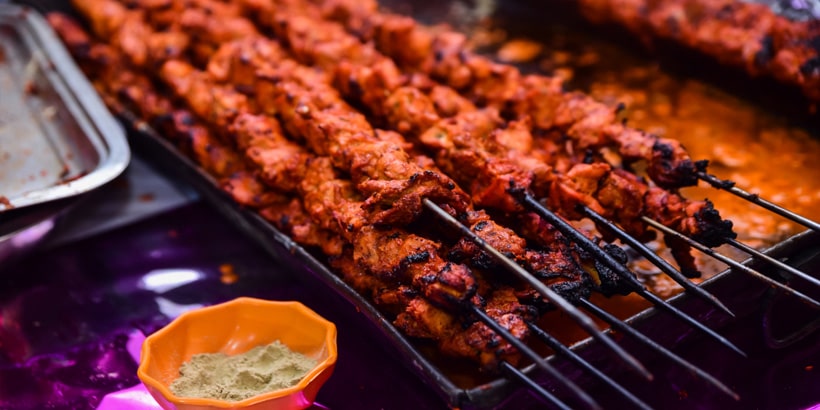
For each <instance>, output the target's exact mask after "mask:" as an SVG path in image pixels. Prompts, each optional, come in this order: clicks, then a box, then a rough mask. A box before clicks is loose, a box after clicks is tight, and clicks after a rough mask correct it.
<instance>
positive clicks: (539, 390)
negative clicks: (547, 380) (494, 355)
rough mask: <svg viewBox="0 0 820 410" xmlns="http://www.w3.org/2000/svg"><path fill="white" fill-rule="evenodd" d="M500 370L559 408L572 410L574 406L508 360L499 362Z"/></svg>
mask: <svg viewBox="0 0 820 410" xmlns="http://www.w3.org/2000/svg"><path fill="white" fill-rule="evenodd" d="M499 370H500V371H501V373H502V374H504V375H505V376H507V377H508V378H510V379H513V380H515V381H518V382H519V383H521V384H524V385H525V386H527V388H528V389H530V391H532V392H533V393H535V394H537V395H538V396H541V397H542V398H544V400H546V401H548V402H550V403H551V404H552V405H553V406H555V407H556V408H557V409H560V410H572V407H569V406H567V405H566V404H565V403H564V402H562V401H561V400H558V398H557V397H555V395H554V394H552V393H550V392H549V391H547V389H545V388H543V387H541V386H539V385H538V383H536V382H535V381H533V380H532V379H530V378H529V377H527V375H526V374H524V373H522V372H521V371H520V370H518V369H516V368H515V366H513V365H511V364H509V363H507V362H501V363H500V364H499Z"/></svg>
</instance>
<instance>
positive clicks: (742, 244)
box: [726, 239, 820, 287]
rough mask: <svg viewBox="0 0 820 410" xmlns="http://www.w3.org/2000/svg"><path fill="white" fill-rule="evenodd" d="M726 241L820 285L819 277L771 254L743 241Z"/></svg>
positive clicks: (793, 274)
mask: <svg viewBox="0 0 820 410" xmlns="http://www.w3.org/2000/svg"><path fill="white" fill-rule="evenodd" d="M726 243H728V244H729V245H731V246H733V247H735V248H737V249H740V250H741V251H743V252H746V253H748V254H749V255H752V256H753V257H755V258H758V259H761V260H763V261H765V262H767V263H770V264H772V265H774V266H775V267H777V268H779V269H782V270H784V271H786V272H788V273H789V274H790V275H792V276H796V277H798V278H800V279H803V280H805V281H806V282H810V283H811V284H813V285H814V286H818V287H820V280H819V279H817V278H815V277H813V276H811V275H809V274H807V273H805V272H801V271H799V270H797V269H795V268H794V267H793V266H789V265H786V264H785V263H783V262H781V261H779V260H777V259H775V258H772V257H771V256H769V255H766V254H765V253H763V252H760V251H758V250H757V249H755V248H752V247H751V246H749V245H746V244H745V243H743V242H740V241H738V240H736V239H730V240H728V241H726Z"/></svg>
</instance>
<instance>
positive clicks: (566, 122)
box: [244, 0, 706, 189]
mask: <svg viewBox="0 0 820 410" xmlns="http://www.w3.org/2000/svg"><path fill="white" fill-rule="evenodd" d="M292 3H293V2H290V1H288V2H285V1H281V2H280V1H274V2H260V1H256V0H244V4H246V6H247V7H248V8H249V10H250V13H253V15H256V16H259V17H260V18H271V17H270V16H271V14H270V13H272V12H274V11H276V10H281V9H287V8H288V7H291V8H293V9H299V10H303V11H304V10H307V11H305V13H308V14H309V15H312V16H313V17H314V18H316V17H326V18H330V19H333V20H336V21H339V22H341V23H342V24H343V25H344V26H345V27H347V28H348V31H350V32H352V33H354V34H356V35H358V36H359V37H360V38H361V39H362V40H364V41H373V42H374V44H375V45H376V47H377V48H378V49H379V50H380V51H382V52H384V53H385V54H386V55H388V56H390V57H391V58H393V59H395V61H396V62H397V64H398V65H399V66H401V67H402V68H403V69H404V70H410V71H416V72H423V73H426V74H428V75H430V76H431V77H432V78H434V79H436V80H437V81H440V82H442V83H444V84H447V85H449V86H451V87H453V88H454V89H456V90H457V91H459V92H461V93H465V94H466V95H468V96H469V97H470V98H471V99H472V100H473V101H474V102H475V103H476V104H477V105H479V106H488V107H494V108H496V109H498V110H499V111H500V112H502V113H504V114H505V115H507V116H512V117H515V118H523V117H524V116H528V117H529V118H531V119H532V121H533V126H534V127H535V128H536V129H541V130H557V131H560V132H561V133H563V134H565V135H566V136H568V137H570V138H571V139H572V140H573V141H574V143H575V146H576V149H577V150H578V151H579V152H583V151H585V150H588V149H594V150H597V149H601V148H604V147H612V148H614V149H615V152H617V153H618V154H620V156H621V157H622V160H623V162H624V164H627V165H628V164H631V163H633V162H637V161H646V162H647V164H648V168H647V173H648V174H649V176H650V177H651V178H652V180H653V181H654V182H655V183H656V184H658V185H659V186H661V187H664V188H672V189H674V188H680V187H685V186H690V185H695V184H696V183H697V176H696V172H698V171H703V170H704V169H705V166H706V163H705V162H703V161H701V162H695V161H693V160H692V159H691V158H690V157H689V155H688V153H687V152H686V150H685V149H684V147H683V146H681V144H680V142H678V141H676V140H671V139H666V138H660V137H658V136H656V135H652V134H647V133H645V132H643V131H640V130H636V129H632V128H629V127H626V126H625V125H624V124H622V123H621V121H620V120H618V119H617V115H616V114H617V111H618V110H619V109H618V107H608V106H606V105H604V104H602V103H599V102H597V101H595V100H594V99H592V98H591V97H589V96H587V95H585V94H583V93H579V92H565V91H564V90H563V84H562V81H561V79H559V78H551V77H546V76H540V75H523V74H522V73H521V72H520V71H519V70H518V69H517V68H515V67H513V66H510V65H506V64H499V63H494V62H492V61H491V60H490V59H488V58H486V57H482V56H479V55H476V54H474V53H472V52H470V51H469V49H468V46H467V37H466V36H465V35H464V34H461V33H457V32H452V31H443V30H438V31H432V30H428V29H426V28H423V27H421V26H420V25H419V24H418V23H417V22H415V20H413V19H412V18H409V17H406V16H401V15H395V14H389V13H380V12H378V6H377V4H376V2H375V1H368V2H360V1H358V0H356V1H350V0H332V1H326V2H322V4H321V6H318V7H310V6H309V5H308V4H309V3H305V2H298V3H299V4H298V5H297V6H292ZM280 14H281V13H280ZM272 23H275V22H272Z"/></svg>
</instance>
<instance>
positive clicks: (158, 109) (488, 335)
mask: <svg viewBox="0 0 820 410" xmlns="http://www.w3.org/2000/svg"><path fill="white" fill-rule="evenodd" d="M50 21H51V23H52V25H53V26H54V27H55V28H56V29H57V30H58V31H59V32H60V33H61V34H62V36H63V38H71V37H72V36H73V37H74V38H76V34H77V30H79V27H77V26H76V25H74V24H72V22H71V21H70V20H66V19H65V18H64V17H63V16H61V15H56V14H55V15H52V16H50ZM89 44H91V42H90V39H88V38H87V36H86V39H85V40H84V41H82V42H80V41H72V42H70V43H69V46H70V47H71V48H72V50H73V51H75V52H77V51H78V50H82V49H84V48H86V45H89ZM92 47H96V48H97V49H99V50H101V51H105V52H106V53H108V56H106V58H100V56H101V54H100V53H95V54H94V57H91V58H86V59H82V61H81V62H82V63H83V64H82V65H83V67H86V69H88V68H89V67H91V68H92V69H97V68H99V67H100V66H104V67H105V68H104V69H105V70H106V73H105V74H104V75H99V74H101V73H100V72H99V71H97V72H96V74H98V76H97V79H98V81H97V85H98V86H100V85H101V84H106V85H105V86H101V87H100V88H99V90H100V91H101V92H102V93H103V95H105V96H106V97H107V98H106V99H107V100H109V101H112V99H111V98H110V97H112V96H120V97H123V98H124V99H125V100H126V101H127V102H128V106H129V109H133V110H135V111H138V112H140V113H141V114H143V115H146V117H148V118H149V119H151V120H152V122H154V121H157V122H158V123H164V124H166V125H165V126H164V127H163V129H164V131H166V132H168V134H166V135H169V136H172V137H185V136H188V135H189V134H190V130H191V128H198V129H201V130H205V131H207V128H205V127H202V126H201V125H199V124H198V123H197V122H198V121H197V120H196V119H194V118H192V117H184V118H183V120H181V121H172V122H171V123H168V118H167V115H166V114H165V112H167V111H166V110H168V109H173V106H172V104H171V103H170V101H168V100H167V99H165V98H164V97H161V96H159V95H158V94H156V93H155V92H154V90H153V85H152V84H151V82H150V81H148V80H147V78H145V77H143V76H141V75H139V74H135V73H133V72H132V71H130V70H128V69H124V67H123V66H122V65H113V64H112V60H113V59H112V57H114V56H115V53H112V52H111V51H112V50H110V48H108V47H107V46H100V45H99V44H94V45H93V46H92ZM95 58H96V59H95ZM101 63H102V64H101ZM120 63H122V62H121V61H120ZM112 68H116V70H114V69H112ZM107 80H110V81H107ZM134 80H138V81H134ZM131 89H139V90H141V91H142V93H141V94H140V95H139V96H136V95H135V94H134V93H132V92H130V91H129V90H131ZM147 96H150V97H147ZM135 97H136V98H135ZM174 112H175V113H177V112H184V110H175V111H174ZM196 135H199V136H201V137H202V138H204V139H206V140H207V141H206V142H204V143H205V144H207V146H208V147H209V150H218V152H220V153H222V154H224V155H226V156H228V157H235V155H231V154H232V152H231V151H230V150H229V149H226V147H224V146H223V145H221V143H220V142H219V141H218V140H216V139H213V138H212V137H211V135H210V134H209V133H207V132H205V133H197V134H196ZM175 139H176V138H175ZM194 157H195V158H197V159H198V162H199V163H200V164H201V165H202V166H203V167H204V168H206V169H208V170H209V171H211V172H216V170H218V169H220V168H219V167H215V166H213V165H209V164H211V163H213V162H220V161H221V160H220V159H219V158H217V157H216V156H215V155H208V156H197V155H194ZM240 163H241V162H240ZM328 166H329V163H327V162H325V166H324V167H323V169H325V170H330V172H332V169H331V168H329V167H328ZM215 176H220V174H219V173H218V172H216V175H215ZM315 177H319V178H320V179H321V180H322V181H323V182H324V183H325V185H324V186H322V188H327V186H326V185H327V183H328V180H327V178H326V175H322V173H321V172H319V173H317V175H315ZM306 181H309V179H307V178H306ZM312 182H315V181H312ZM312 182H305V183H306V184H308V185H311V186H315V184H312ZM341 182H342V183H344V181H341ZM348 184H349V182H348ZM260 214H261V215H263V216H265V217H266V218H267V219H269V220H270V221H271V222H272V223H274V224H275V225H276V226H277V227H279V228H280V229H282V230H283V231H285V232H287V233H289V234H291V235H293V236H294V238H295V239H296V240H297V241H299V242H300V243H303V244H306V245H309V246H316V245H317V243H315V242H310V243H305V242H304V240H305V238H306V236H305V235H299V234H296V233H297V231H303V232H304V231H313V232H323V229H322V228H318V227H317V226H315V225H313V224H312V222H311V219H310V218H308V217H306V215H305V214H306V211H305V209H304V208H303V207H302V206H301V203H300V201H298V200H291V201H287V200H286V201H284V202H281V203H277V204H273V205H268V206H267V207H265V208H263V209H261V210H260ZM399 233H400V232H398V231H397V230H395V229H394V230H391V231H386V232H385V233H384V234H383V235H380V234H378V233H377V232H375V231H371V233H370V234H369V235H368V237H369V238H372V240H373V241H377V242H378V243H377V244H376V246H375V247H373V248H369V252H370V253H372V252H373V251H374V250H381V251H383V252H386V253H385V254H388V255H394V256H395V257H396V259H394V262H395V263H394V266H393V267H392V268H391V267H390V266H389V264H388V263H387V262H386V261H382V260H380V261H379V264H380V266H383V267H384V268H383V269H384V270H387V271H392V272H393V274H395V273H396V272H397V271H399V270H401V269H407V265H412V264H413V263H414V262H408V261H409V260H412V259H415V260H417V261H420V260H421V259H429V249H428V250H427V251H425V252H423V253H426V254H428V255H427V256H425V257H424V258H418V257H413V256H412V255H413V253H412V251H411V253H410V255H411V256H406V257H402V256H401V255H407V254H408V253H407V252H406V251H404V250H407V249H411V250H412V248H413V247H412V246H405V247H404V248H403V250H398V251H397V249H392V251H390V250H388V251H385V249H383V248H382V247H381V246H382V245H383V246H387V247H388V248H389V247H390V246H391V245H390V243H396V241H392V239H394V238H396V236H397V234H399ZM294 234H295V235H294ZM324 236H325V238H323V240H324V239H327V237H328V236H332V234H331V235H328V234H325V235H324ZM380 237H381V238H380ZM385 238H388V239H387V240H385ZM340 240H341V238H338V237H337V238H336V240H335V241H328V242H336V243H338V242H339V241H340ZM398 242H401V241H398ZM405 243H406V242H405ZM353 252H356V251H355V250H354V251H353ZM331 264H332V265H333V266H334V267H336V268H337V270H338V271H339V272H340V273H341V274H342V275H343V277H344V278H345V279H346V280H347V281H349V282H350V283H352V284H353V285H354V287H356V288H357V290H359V291H360V292H362V293H365V294H367V293H370V294H371V296H372V297H373V299H374V301H376V303H377V304H379V305H382V306H387V307H388V308H389V309H393V310H395V309H398V311H399V312H400V314H399V315H398V318H397V321H396V324H397V326H399V327H400V328H402V329H404V330H405V331H407V332H408V334H410V335H411V336H415V337H424V338H431V339H434V340H436V341H437V342H438V343H439V344H440V345H441V347H442V349H443V350H444V351H445V352H448V353H450V354H454V355H458V356H463V357H469V358H476V357H477V358H479V362H481V363H483V364H484V365H486V366H494V365H495V363H497V362H498V361H499V360H506V361H508V362H512V363H515V362H517V360H518V356H517V353H516V352H515V351H514V349H512V347H511V346H510V345H509V344H508V343H505V342H504V341H503V340H501V339H500V338H499V337H498V336H497V335H494V334H493V332H492V331H491V330H489V328H487V327H486V326H485V325H483V324H481V323H478V322H474V323H472V324H470V325H468V326H467V328H466V329H463V326H462V325H461V323H460V322H459V320H458V319H456V318H455V317H454V316H452V315H451V314H450V313H447V312H446V311H443V310H441V309H439V308H436V307H434V306H432V305H430V304H429V302H427V301H425V300H423V299H420V298H419V297H418V296H417V295H416V293H415V291H413V290H411V289H409V288H408V287H406V286H404V285H399V286H398V287H396V286H395V285H390V284H389V282H384V281H382V280H380V279H378V278H376V277H375V276H373V275H362V274H361V272H362V269H361V268H362V264H361V263H357V262H355V258H354V257H352V256H350V252H349V251H348V252H346V253H345V255H341V254H340V255H339V256H336V257H332V258H331ZM428 265H429V264H428ZM450 266H452V265H450ZM451 270H452V271H456V270H457V269H451ZM510 292H511V290H510V289H508V290H506V291H505V290H503V289H502V290H499V291H494V292H486V294H487V295H488V296H487V298H486V299H484V298H479V299H478V300H477V302H476V303H480V304H481V305H482V306H485V308H486V311H487V313H488V314H489V315H490V316H491V317H494V318H496V320H498V321H499V323H503V324H504V326H506V327H509V328H510V329H511V330H513V334H515V335H516V336H518V337H521V338H525V337H526V334H527V333H526V329H527V328H526V325H525V324H524V322H523V321H524V320H532V314H533V313H534V311H533V310H532V308H527V307H525V306H521V305H519V304H518V303H517V301H515V299H512V300H511V299H510V296H509V295H510V294H511V293H510ZM505 295H506V296H505ZM521 313H525V314H528V316H526V317H519V316H518V315H519V314H521ZM513 324H516V325H513ZM462 329H463V330H462ZM522 332H523V333H522Z"/></svg>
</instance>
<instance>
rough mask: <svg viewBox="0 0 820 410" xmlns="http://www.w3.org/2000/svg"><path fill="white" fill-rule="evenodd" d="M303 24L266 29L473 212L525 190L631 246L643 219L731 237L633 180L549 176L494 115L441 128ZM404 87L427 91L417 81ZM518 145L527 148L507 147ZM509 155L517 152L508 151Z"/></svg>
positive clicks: (371, 64) (425, 105) (394, 81)
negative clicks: (611, 227) (325, 73)
mask: <svg viewBox="0 0 820 410" xmlns="http://www.w3.org/2000/svg"><path fill="white" fill-rule="evenodd" d="M269 11H270V13H269V14H265V16H267V17H270V18H273V19H274V20H275V21H284V17H282V16H281V15H280V16H279V17H278V18H277V17H276V16H277V14H276V12H275V11H272V10H269ZM297 17H298V15H297ZM304 24H305V23H303V20H300V19H299V18H290V19H288V24H287V25H276V26H272V27H268V28H270V29H272V30H274V32H276V34H277V35H278V36H279V37H280V38H281V39H283V41H284V42H285V43H286V44H287V45H289V46H290V47H298V49H295V51H294V54H295V55H296V56H299V57H300V58H302V59H303V60H305V61H311V60H319V61H324V62H326V63H324V65H325V66H326V69H327V70H329V71H331V70H335V71H336V75H335V77H336V83H337V87H338V88H339V89H340V90H342V92H344V93H345V94H346V96H347V97H348V98H351V99H354V100H356V101H357V102H359V103H361V104H363V105H364V106H365V107H367V108H369V109H370V111H371V112H372V113H374V114H376V115H377V117H381V118H382V119H383V120H384V121H386V123H387V124H389V125H390V126H391V127H393V128H394V129H397V130H400V131H405V132H406V133H407V134H408V135H416V137H418V140H417V141H420V142H421V144H422V145H424V146H426V147H428V148H430V149H432V151H433V152H435V153H437V154H438V155H437V163H438V165H439V166H441V167H442V168H443V169H444V170H445V172H447V173H448V174H449V175H452V176H454V177H455V178H456V180H458V181H459V182H461V183H462V184H465V186H469V187H470V188H471V191H472V196H473V199H474V200H475V201H476V202H477V204H479V205H483V206H489V207H496V208H501V209H502V210H504V211H513V212H515V211H519V210H520V205H519V204H518V202H517V201H516V200H515V199H513V198H511V197H510V196H509V194H508V193H507V190H509V189H510V188H518V189H526V188H528V187H531V188H533V190H534V192H535V194H536V195H537V196H539V197H547V198H549V200H550V203H551V204H552V205H553V207H554V208H555V209H561V210H562V213H563V214H564V215H567V216H569V217H570V218H573V219H581V218H583V215H582V214H581V213H579V212H577V211H575V208H576V205H579V204H583V205H586V206H588V207H590V208H591V209H593V210H595V211H596V212H598V213H599V214H603V215H605V216H606V217H608V218H612V219H615V220H616V221H617V222H619V223H621V225H623V226H625V227H626V228H627V230H628V232H630V233H632V234H633V235H635V236H637V237H646V236H645V233H646V226H645V224H644V223H643V221H642V220H641V219H640V217H641V216H643V215H644V214H646V213H648V214H649V215H650V216H651V217H653V218H654V219H657V220H660V221H662V223H666V224H669V226H670V227H672V228H673V229H676V230H678V231H680V232H683V233H684V234H687V235H690V236H692V237H693V238H695V239H696V240H699V241H701V242H704V243H707V244H708V245H709V246H717V245H720V244H722V241H723V239H724V238H733V237H734V233H733V232H732V231H731V223H730V222H728V221H723V220H722V219H721V218H720V216H719V214H718V213H717V211H715V210H714V209H713V207H712V206H711V203H709V202H708V201H704V202H690V201H686V200H685V199H683V198H681V197H680V196H677V195H675V194H671V193H669V192H667V191H665V190H662V189H660V188H654V187H648V186H646V184H644V183H643V181H641V180H640V179H639V178H637V177H635V176H634V175H633V174H630V173H628V172H625V171H622V170H617V169H612V168H611V167H610V166H609V165H607V164H603V163H598V164H577V165H575V166H573V167H572V168H571V169H570V170H569V172H568V173H567V174H565V175H555V173H554V172H553V170H552V169H550V167H548V166H546V165H545V164H544V163H543V162H541V161H539V160H540V158H538V157H534V156H531V155H529V154H530V153H529V152H526V151H525V150H526V149H527V146H531V145H532V143H531V142H529V143H527V140H529V141H532V139H533V138H532V136H531V135H523V138H522V135H521V134H528V131H527V130H526V129H523V130H520V127H517V125H519V124H520V123H521V122H517V123H511V124H510V126H509V127H507V128H506V129H505V128H503V126H504V125H506V124H505V123H504V122H503V121H502V120H501V119H500V118H499V116H498V114H497V112H496V111H494V110H492V109H483V110H476V109H475V108H474V107H471V106H469V105H466V104H461V103H460V104H459V105H460V106H462V107H466V108H464V109H463V111H461V112H460V113H454V114H455V117H452V118H449V119H445V120H443V119H442V118H439V117H438V116H437V115H436V113H435V111H436V110H434V109H433V107H435V106H436V104H435V102H434V100H432V98H430V97H428V96H427V95H425V94H424V93H423V92H422V91H421V90H420V89H419V88H417V87H413V86H412V84H410V85H406V84H407V82H408V80H407V78H406V76H403V75H401V74H400V73H399V71H398V68H397V67H395V66H394V65H393V63H392V61H390V60H389V59H385V58H384V57H382V56H381V55H379V53H377V52H374V51H373V50H372V49H369V48H368V46H367V45H363V44H361V43H358V42H356V41H355V39H350V38H348V39H345V34H344V32H340V29H339V27H338V26H336V25H335V24H333V23H328V22H313V23H310V24H313V25H315V26H317V27H316V28H317V30H316V32H318V33H322V34H311V35H307V34H304V33H305V32H306V31H307V30H305V29H301V27H303V25H304ZM336 43H338V44H339V45H337V47H335V48H334V47H333V46H330V45H329V44H336ZM313 50H335V51H337V52H338V53H339V54H340V55H342V54H343V55H345V56H347V59H346V60H343V61H342V62H339V59H332V58H321V57H323V56H317V53H315V52H313ZM357 59H358V60H359V61H357ZM410 81H413V82H417V81H421V82H422V83H430V81H429V80H427V79H426V78H421V76H419V75H415V76H413V78H412V79H411V80H410ZM511 130H512V131H511ZM522 139H523V141H524V142H523V144H517V145H516V144H509V141H516V142H517V141H521V140H522ZM505 143H507V144H508V145H505ZM522 145H523V146H524V150H522V149H520V148H521V146H522ZM510 146H511V147H512V148H513V149H508V148H509V147H510ZM453 161H455V162H453ZM533 182H535V184H533ZM648 205H649V206H648ZM667 242H668V243H669V244H670V245H671V247H672V248H673V252H674V255H675V256H676V259H677V260H678V261H679V262H680V264H681V266H682V267H683V268H684V271H685V272H686V273H687V274H688V276H696V275H697V270H696V268H695V267H694V262H693V259H692V257H691V255H689V253H688V246H687V245H686V244H678V243H677V242H674V241H673V240H671V239H668V240H667ZM680 245H682V246H680Z"/></svg>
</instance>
